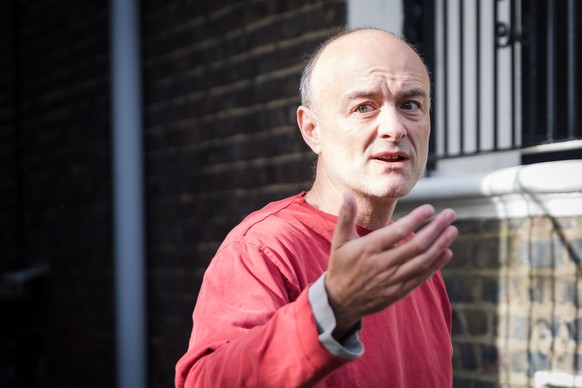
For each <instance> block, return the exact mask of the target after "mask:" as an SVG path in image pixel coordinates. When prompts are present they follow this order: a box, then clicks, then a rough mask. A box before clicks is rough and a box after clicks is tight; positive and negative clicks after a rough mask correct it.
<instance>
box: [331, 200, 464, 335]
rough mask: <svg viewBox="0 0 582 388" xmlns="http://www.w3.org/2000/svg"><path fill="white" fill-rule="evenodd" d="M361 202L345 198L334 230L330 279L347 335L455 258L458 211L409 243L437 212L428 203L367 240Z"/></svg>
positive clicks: (338, 332) (440, 216)
mask: <svg viewBox="0 0 582 388" xmlns="http://www.w3.org/2000/svg"><path fill="white" fill-rule="evenodd" d="M356 210H357V209H356V203H355V200H354V198H353V196H352V195H351V194H346V195H345V197H344V202H343V204H342V207H341V209H340V213H339V218H338V224H337V226H336V229H335V231H334V235H333V240H332V246H331V253H330V260H329V265H328V270H327V276H326V279H325V287H326V290H327V294H328V298H329V303H330V305H331V307H332V309H333V311H334V314H335V317H336V322H337V326H336V329H335V331H334V333H333V335H334V337H335V338H336V339H338V340H341V339H342V338H343V336H344V335H345V334H346V333H347V332H348V331H349V330H350V329H351V328H352V327H353V326H354V325H355V324H356V323H357V322H358V321H359V320H360V319H361V318H363V317H364V316H366V315H368V314H372V313H375V312H378V311H380V310H383V309H385V308H387V307H388V306H390V305H392V304H393V303H395V302H396V301H398V300H399V299H402V298H404V297H405V296H406V295H408V293H410V292H411V291H412V290H413V289H415V288H416V287H418V286H419V285H421V284H422V283H423V282H425V281H426V280H427V279H428V278H429V277H430V276H431V275H432V274H434V272H435V271H437V270H438V269H439V268H441V267H442V266H443V265H445V264H446V263H447V262H448V261H449V260H450V259H451V258H452V256H453V253H452V252H451V250H450V249H449V245H450V244H451V243H452V242H453V241H454V239H455V238H456V237H457V234H458V231H457V228H455V227H454V226H452V225H451V224H452V222H453V221H454V220H455V212H454V211H453V210H451V209H445V210H443V211H442V212H440V213H439V214H438V215H436V216H435V217H434V219H432V220H431V221H430V222H428V223H427V224H426V225H425V226H424V227H423V228H422V229H421V230H420V231H418V232H417V233H416V234H415V235H414V237H412V238H410V239H408V240H405V241H404V242H402V240H403V239H405V238H406V237H407V236H409V235H410V234H411V233H412V232H414V231H416V230H417V229H418V228H420V227H421V226H422V225H423V224H425V223H426V222H427V221H429V219H430V218H431V217H432V216H433V215H434V214H435V210H434V208H433V207H432V206H430V205H423V206H420V207H418V208H416V209H414V210H413V211H412V212H410V213H409V214H408V215H406V216H405V217H403V218H402V219H400V220H398V221H397V222H394V223H392V224H390V225H388V226H386V227H384V228H381V229H378V230H375V231H373V232H371V233H369V234H367V235H366V236H363V237H359V236H358V235H357V233H356V225H355V223H356V221H355V220H356Z"/></svg>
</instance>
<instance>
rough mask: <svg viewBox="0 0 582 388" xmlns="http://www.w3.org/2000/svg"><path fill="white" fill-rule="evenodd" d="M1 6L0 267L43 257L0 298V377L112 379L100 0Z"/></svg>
mask: <svg viewBox="0 0 582 388" xmlns="http://www.w3.org/2000/svg"><path fill="white" fill-rule="evenodd" d="M0 15H1V16H0V18H1V21H0V25H1V27H0V28H1V29H2V34H1V35H2V37H1V39H0V51H1V55H2V58H1V60H0V82H1V86H0V90H1V92H0V166H1V167H0V169H1V171H2V174H3V175H2V180H0V181H1V183H0V198H2V201H0V202H2V204H1V206H2V207H1V208H0V209H1V210H0V211H1V216H0V219H1V220H2V221H0V222H1V225H0V226H2V232H0V235H1V236H2V237H1V240H0V243H1V245H2V254H1V255H0V257H2V260H0V270H1V271H2V272H6V271H8V270H10V271H12V270H17V269H18V270H20V269H25V268H30V267H33V266H36V265H45V266H47V267H48V268H49V275H48V276H47V277H46V279H45V281H44V283H43V284H42V285H41V287H40V288H34V287H31V289H30V290H28V291H30V293H25V294H18V293H17V294H15V295H12V294H3V296H4V297H3V298H1V299H2V300H1V301H0V309H1V312H0V325H1V328H2V333H1V334H0V341H2V342H1V343H0V353H1V356H2V357H1V358H2V361H6V360H8V361H7V362H2V363H0V386H3V387H14V386H51V387H52V386H58V387H80V386H82V387H92V386H95V387H97V386H99V387H103V386H112V385H113V382H114V368H113V365H114V364H113V356H114V342H113V306H112V272H111V268H112V255H111V171H110V170H111V162H110V126H109V119H110V117H109V47H108V34H107V31H108V2H107V1H91V2H78V1H64V0H60V1H56V0H53V1H41V2H38V1H26V0H23V1H6V2H2V3H1V5H0ZM5 177H6V179H4V178H5ZM3 286H6V284H4V283H3ZM27 286H28V285H27ZM35 287H36V285H35ZM11 295H12V296H11ZM36 380H38V382H36Z"/></svg>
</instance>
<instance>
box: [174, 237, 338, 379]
mask: <svg viewBox="0 0 582 388" xmlns="http://www.w3.org/2000/svg"><path fill="white" fill-rule="evenodd" d="M241 253H242V255H241ZM242 257H245V259H243V258H242ZM285 283H286V280H285V279H283V277H282V276H281V273H280V271H279V270H278V268H277V267H276V265H275V264H273V262H272V261H271V260H269V259H268V258H267V257H266V256H265V254H264V252H262V251H261V249H260V248H258V247H255V246H252V245H249V244H243V243H236V244H231V245H230V246H228V247H226V248H225V249H224V250H222V251H221V252H220V256H219V257H217V258H215V260H213V262H212V264H211V266H210V267H209V268H208V270H207V273H206V275H205V279H204V283H203V286H202V288H201V291H200V295H199V298H198V302H197V304H196V308H195V311H194V315H193V319H194V326H193V330H192V337H191V341H190V346H189V349H188V352H187V353H186V355H184V357H182V359H181V360H180V361H179V362H178V364H177V366H176V386H177V387H206V386H208V387H215V386H227V385H228V386H265V385H268V386H281V387H284V386H302V385H305V384H314V383H316V382H317V381H320V380H321V379H323V378H324V377H325V376H327V375H328V374H329V373H330V372H331V371H333V370H335V369H336V368H338V367H339V366H341V365H343V364H344V363H345V362H347V360H344V359H341V358H340V357H336V356H334V355H333V354H331V353H330V352H329V351H328V350H327V349H326V348H325V347H324V346H323V345H322V344H321V343H320V341H319V333H318V330H317V326H316V322H315V319H314V316H313V313H312V310H311V305H310V302H309V299H308V289H306V290H304V291H303V292H302V293H301V294H299V296H298V297H297V298H296V299H295V300H294V301H290V300H289V295H288V290H287V289H286V284H285ZM287 286H288V285H287Z"/></svg>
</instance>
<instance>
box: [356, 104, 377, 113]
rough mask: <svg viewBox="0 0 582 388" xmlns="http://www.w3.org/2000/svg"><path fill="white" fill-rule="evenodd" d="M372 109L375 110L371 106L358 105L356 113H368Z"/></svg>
mask: <svg viewBox="0 0 582 388" xmlns="http://www.w3.org/2000/svg"><path fill="white" fill-rule="evenodd" d="M372 109H374V108H373V107H372V105H370V104H362V105H358V107H357V108H356V112H358V113H368V112H370V111H372Z"/></svg>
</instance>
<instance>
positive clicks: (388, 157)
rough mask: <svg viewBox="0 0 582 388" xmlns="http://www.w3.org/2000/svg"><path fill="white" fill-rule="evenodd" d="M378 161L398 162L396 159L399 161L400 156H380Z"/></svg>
mask: <svg viewBox="0 0 582 388" xmlns="http://www.w3.org/2000/svg"><path fill="white" fill-rule="evenodd" d="M379 159H382V160H398V159H400V156H397V155H390V156H381V157H380V158H379Z"/></svg>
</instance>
